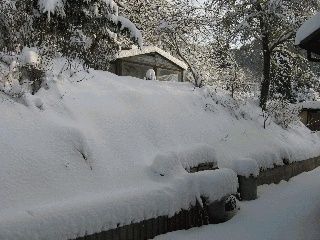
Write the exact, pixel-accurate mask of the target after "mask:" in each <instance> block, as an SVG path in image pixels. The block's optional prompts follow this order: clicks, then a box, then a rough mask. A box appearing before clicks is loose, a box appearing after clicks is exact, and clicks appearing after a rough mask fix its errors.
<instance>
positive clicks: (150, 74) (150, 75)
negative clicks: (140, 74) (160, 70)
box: [146, 69, 157, 80]
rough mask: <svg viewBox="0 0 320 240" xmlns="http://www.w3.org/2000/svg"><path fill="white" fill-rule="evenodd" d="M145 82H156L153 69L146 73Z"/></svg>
mask: <svg viewBox="0 0 320 240" xmlns="http://www.w3.org/2000/svg"><path fill="white" fill-rule="evenodd" d="M146 80H157V76H156V72H155V71H154V70H153V69H149V70H148V71H147V72H146Z"/></svg>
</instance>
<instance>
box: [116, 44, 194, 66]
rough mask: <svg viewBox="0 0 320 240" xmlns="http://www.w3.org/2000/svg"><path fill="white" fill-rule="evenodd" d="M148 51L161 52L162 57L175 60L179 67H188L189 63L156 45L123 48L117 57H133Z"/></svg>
mask: <svg viewBox="0 0 320 240" xmlns="http://www.w3.org/2000/svg"><path fill="white" fill-rule="evenodd" d="M148 53H158V54H160V55H161V56H162V57H164V58H166V59H168V60H169V61H171V62H173V63H174V64H176V65H178V66H179V67H181V68H183V69H188V66H187V64H185V63H184V62H183V61H181V60H179V59H177V58H175V57H174V56H172V55H171V54H170V53H168V52H166V51H164V50H162V49H160V48H158V47H155V46H148V47H143V48H142V49H139V48H133V49H130V50H123V51H120V53H119V54H118V56H117V58H118V59H119V58H127V57H133V56H137V55H142V54H148Z"/></svg>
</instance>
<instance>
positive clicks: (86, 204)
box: [0, 60, 320, 240]
mask: <svg viewBox="0 0 320 240" xmlns="http://www.w3.org/2000/svg"><path fill="white" fill-rule="evenodd" d="M57 62H58V63H59V64H55V69H54V72H55V73H53V74H51V75H48V81H47V87H46V88H44V89H41V90H40V92H38V93H37V94H36V96H25V99H24V101H23V102H24V103H25V104H22V103H18V102H16V101H13V100H12V99H10V98H9V97H8V96H6V95H4V94H0V111H1V118H0V152H1V153H2V155H1V168H0V180H1V184H0V199H1V207H0V229H1V231H0V239H14V240H18V239H26V238H27V239H46V240H50V239H68V238H73V237H77V236H82V235H84V234H85V233H94V232H99V231H101V230H107V229H110V228H112V227H115V226H117V224H120V225H121V224H127V223H131V222H138V221H141V220H143V219H148V218H152V217H155V216H159V215H173V214H174V213H175V212H177V211H179V210H180V209H181V208H188V207H189V206H190V204H193V203H195V201H196V199H197V198H199V196H200V195H208V197H210V199H211V200H215V199H219V198H221V197H222V196H224V195H226V194H230V193H234V192H235V191H236V188H237V181H236V176H235V173H234V172H233V171H231V170H228V169H222V170H219V171H214V172H213V173H212V172H203V173H198V174H193V175H190V174H187V173H186V171H185V170H184V169H183V168H188V167H193V166H195V165H197V164H198V163H199V162H201V161H217V162H218V165H219V167H220V168H223V167H228V168H231V169H233V170H235V171H237V172H238V173H241V174H243V175H250V174H256V173H257V169H259V168H271V167H273V166H274V164H283V159H288V160H290V161H298V160H303V159H306V158H309V157H314V156H317V155H320V138H319V136H318V135H317V134H315V133H312V132H310V131H309V130H308V129H307V128H305V127H304V126H303V125H302V124H300V125H298V126H293V127H292V128H290V129H288V130H284V129H282V128H281V127H279V126H278V125H276V124H274V123H271V124H270V125H268V127H267V129H263V127H262V126H263V123H262V121H263V119H262V117H261V113H260V111H259V109H258V107H256V105H255V104H253V103H249V104H247V105H241V106H239V107H237V106H236V105H237V104H236V103H235V102H232V100H231V99H229V98H227V97H226V96H225V95H224V94H221V93H215V92H214V91H213V92H211V94H209V93H210V91H209V90H208V89H205V88H204V89H194V88H193V86H191V85H190V84H188V83H174V82H158V81H144V80H139V79H135V78H131V77H118V76H115V75H113V74H111V73H107V72H102V71H93V70H91V71H90V73H89V74H87V73H84V72H80V73H77V74H75V75H74V76H73V77H70V76H69V74H68V72H67V71H63V72H62V74H57V73H58V72H59V71H60V70H61V67H62V65H63V61H62V60H58V61H57ZM59 66H60V67H59ZM159 159H160V160H159ZM242 163H243V164H242ZM161 175H164V176H163V177H162V176H161Z"/></svg>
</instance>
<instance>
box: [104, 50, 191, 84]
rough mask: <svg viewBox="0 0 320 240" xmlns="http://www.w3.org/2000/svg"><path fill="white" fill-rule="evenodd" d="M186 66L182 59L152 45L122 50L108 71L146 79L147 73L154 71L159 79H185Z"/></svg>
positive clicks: (180, 80) (182, 80)
mask: <svg viewBox="0 0 320 240" xmlns="http://www.w3.org/2000/svg"><path fill="white" fill-rule="evenodd" d="M187 68H188V66H187V64H185V63H184V62H183V61H181V60H179V59H177V58H175V57H173V56H172V55H171V54H169V53H167V52H165V51H163V50H162V49H160V48H158V47H154V46H149V47H143V48H141V49H140V48H133V49H130V50H123V51H120V53H119V54H118V56H117V59H116V60H115V61H114V62H112V64H111V68H110V69H109V71H110V72H113V73H115V74H117V75H119V76H132V77H136V78H141V79H148V77H147V75H148V74H147V73H149V72H150V71H151V70H152V71H154V73H155V79H157V80H160V81H178V82H184V81H185V71H186V70H187Z"/></svg>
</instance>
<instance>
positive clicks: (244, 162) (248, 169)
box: [233, 158, 260, 177]
mask: <svg viewBox="0 0 320 240" xmlns="http://www.w3.org/2000/svg"><path fill="white" fill-rule="evenodd" d="M233 170H234V171H235V172H236V173H237V174H238V175H240V176H244V177H250V176H251V175H252V176H254V177H257V176H258V175H259V172H260V169H259V166H258V163H257V161H255V160H254V159H251V158H242V159H238V161H234V165H233Z"/></svg>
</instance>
